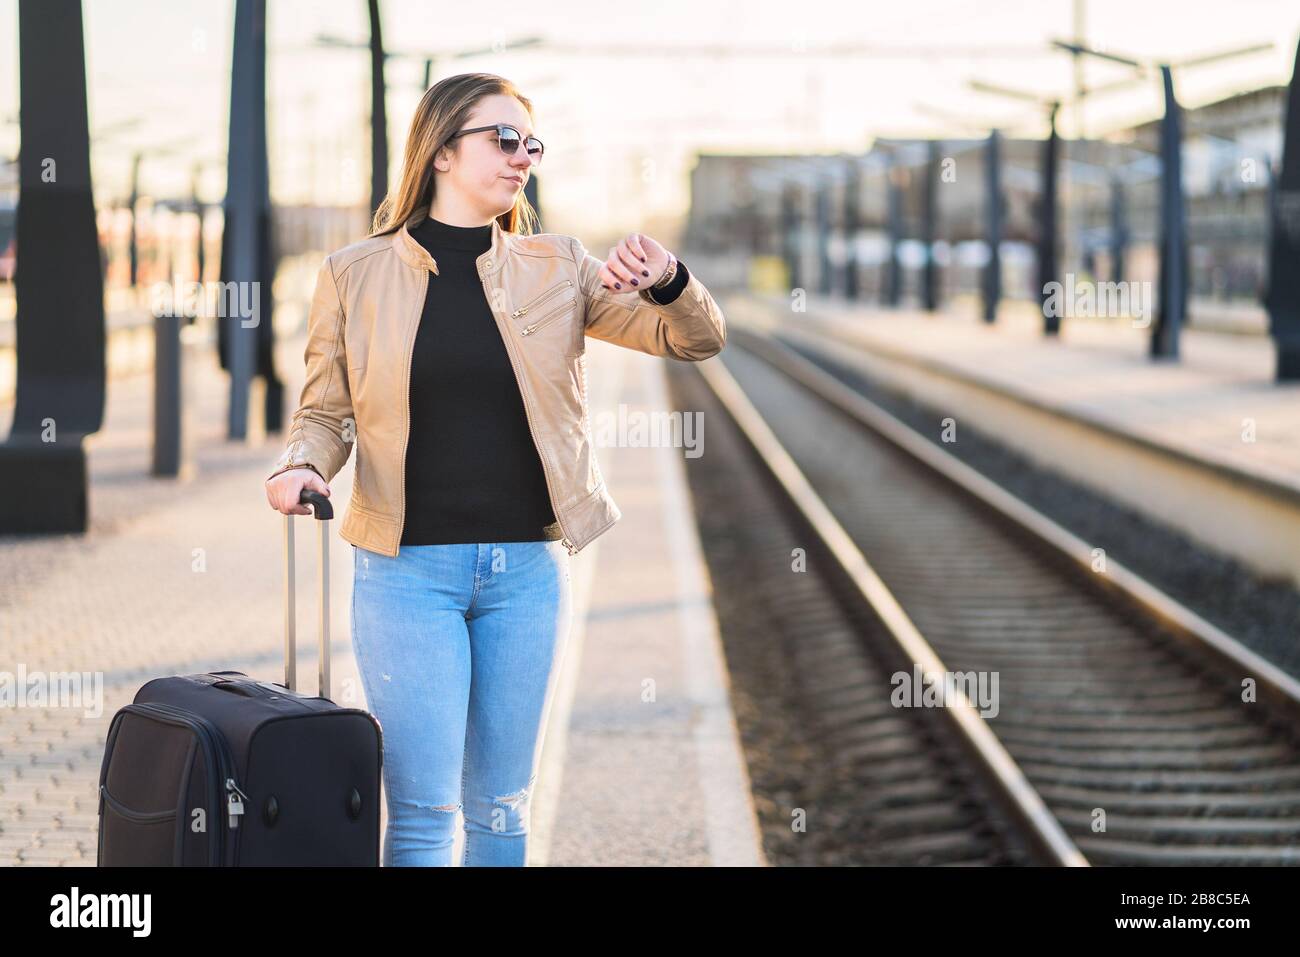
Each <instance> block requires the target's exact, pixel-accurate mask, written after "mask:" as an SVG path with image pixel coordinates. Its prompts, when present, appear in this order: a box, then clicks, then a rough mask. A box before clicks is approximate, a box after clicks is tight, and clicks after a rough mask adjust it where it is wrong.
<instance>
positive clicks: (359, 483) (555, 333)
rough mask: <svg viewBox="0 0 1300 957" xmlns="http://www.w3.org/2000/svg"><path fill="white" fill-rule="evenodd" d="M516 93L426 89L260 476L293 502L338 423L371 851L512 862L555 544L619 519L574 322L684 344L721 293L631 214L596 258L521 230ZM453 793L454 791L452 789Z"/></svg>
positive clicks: (524, 113) (523, 815)
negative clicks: (378, 812)
mask: <svg viewBox="0 0 1300 957" xmlns="http://www.w3.org/2000/svg"><path fill="white" fill-rule="evenodd" d="M542 156H543V146H542V143H541V141H540V140H539V139H538V138H537V137H536V136H535V135H534V130H533V122H532V105H531V103H530V102H529V101H528V100H527V99H526V98H525V97H523V96H522V95H521V94H520V93H519V91H518V90H516V89H515V87H514V86H513V85H512V84H511V83H510V82H509V81H508V80H505V79H503V78H502V77H499V76H495V75H493V74H486V73H468V74H461V75H459V76H453V77H449V78H447V79H445V80H442V81H441V82H439V83H438V84H437V85H436V86H434V87H433V88H432V89H430V90H428V91H427V92H426V93H425V95H424V97H423V98H422V99H421V100H420V103H419V105H418V106H417V108H416V111H415V117H414V119H413V120H412V123H411V128H410V132H409V133H408V135H407V141H406V156H405V159H404V170H403V174H402V178H401V181H400V182H399V184H398V185H397V188H396V190H395V191H393V192H390V193H389V195H388V197H387V198H386V199H385V200H384V202H383V204H382V205H381V206H380V208H379V210H378V211H377V212H376V214H375V221H374V226H373V230H372V232H371V234H370V235H369V236H368V237H367V238H365V239H363V240H361V241H360V242H357V243H354V244H352V245H350V246H346V247H344V248H343V249H340V250H338V251H336V252H334V253H332V254H331V255H329V256H328V257H326V259H325V262H324V264H323V265H322V266H321V269H320V273H319V275H318V277H317V282H316V289H315V293H314V295H313V298H312V303H311V313H310V316H309V319H308V340H307V349H306V354H305V359H306V363H307V378H306V384H305V385H304V387H303V391H302V400H301V403H300V407H299V409H298V411H297V412H296V413H295V414H294V417H293V424H292V427H291V430H290V434H289V441H288V445H287V447H286V448H285V450H284V452H283V454H282V455H281V456H280V458H279V459H278V461H277V462H276V463H275V467H274V471H273V472H272V474H271V476H270V477H269V478H268V479H267V482H266V496H267V500H268V501H269V502H270V504H271V506H272V507H273V508H275V509H276V510H278V511H280V512H284V513H285V514H309V509H308V508H307V507H306V506H303V505H301V504H299V496H300V493H301V491H302V490H303V489H314V490H316V491H319V492H321V493H322V494H325V495H329V494H330V490H329V486H328V484H327V482H328V481H329V480H330V479H332V478H333V477H334V475H335V474H336V473H337V472H338V471H339V469H340V468H342V467H343V464H344V463H345V462H346V461H347V457H348V454H349V452H350V451H351V448H352V445H353V443H354V442H355V444H356V446H357V463H356V472H355V481H354V483H353V492H352V501H351V503H350V505H349V508H348V513H347V516H346V518H345V519H344V522H343V525H342V528H341V529H340V534H342V536H343V538H344V539H346V540H347V541H349V542H351V543H352V545H353V546H354V554H353V558H354V563H353V565H354V568H353V575H354V577H353V592H352V641H353V646H354V649H355V651H356V657H357V663H358V667H359V668H360V671H361V678H362V683H363V685H364V688H365V692H366V699H367V702H368V703H369V706H370V708H371V710H372V712H373V713H374V715H375V716H376V718H378V720H379V722H380V724H381V726H382V727H383V729H384V787H385V791H386V794H387V801H388V830H387V833H386V835H385V840H384V863H385V864H386V865H389V866H392V865H411V864H414V865H449V864H451V863H452V861H451V852H452V843H453V838H454V836H455V826H456V812H457V811H458V810H463V812H464V828H465V847H464V857H463V858H462V863H463V864H464V865H523V864H524V863H525V859H526V851H527V836H528V821H529V806H530V805H529V802H530V800H531V797H532V794H533V789H534V785H535V784H536V777H537V766H538V761H539V758H540V751H541V749H540V744H541V741H542V738H543V734H544V728H545V720H546V716H547V714H548V713H549V709H550V701H551V696H552V692H553V689H554V683H555V676H556V672H557V670H558V664H559V662H560V661H561V660H562V654H563V649H564V646H565V639H566V637H567V634H568V630H569V625H570V612H571V606H570V580H569V561H570V558H571V556H572V555H574V554H576V553H577V552H578V551H579V550H581V549H582V548H583V547H584V546H585V545H586V544H587V543H589V542H590V541H591V540H592V539H594V538H595V537H596V536H597V535H599V534H601V533H602V532H603V531H605V530H606V529H608V528H609V527H610V526H611V525H613V524H614V522H616V521H617V520H618V519H619V517H620V512H619V510H618V507H617V506H616V505H615V504H614V501H613V499H612V498H611V497H610V495H609V492H608V490H607V489H606V487H605V483H604V480H603V479H602V478H601V475H600V470H599V468H598V467H597V465H596V460H595V455H594V452H593V450H592V447H591V435H590V431H591V429H590V420H589V416H588V411H587V379H586V358H585V341H586V338H585V337H586V336H594V337H596V338H599V339H604V340H606V341H609V342H613V343H616V344H618V345H622V346H626V347H628V348H632V349H637V350H639V351H642V352H646V353H649V354H651V355H658V356H666V357H669V358H673V359H679V360H685V361H698V360H701V359H706V358H708V357H709V356H712V355H715V354H717V353H718V352H719V351H721V349H722V347H723V345H724V343H725V340H726V328H725V324H724V321H723V317H722V313H721V311H720V310H719V309H718V307H717V304H716V303H715V302H714V301H713V298H712V296H710V295H709V293H708V291H707V290H706V289H705V288H704V287H703V286H702V285H701V284H700V282H699V280H698V279H697V278H695V277H694V276H692V275H691V274H690V273H689V272H688V270H687V269H686V267H685V265H684V264H682V263H681V261H680V260H678V259H676V257H675V256H673V254H672V253H670V252H668V251H667V250H666V249H664V248H663V246H661V245H660V244H659V243H657V242H655V241H654V240H653V239H651V238H650V237H649V236H646V235H644V234H642V233H632V234H630V235H628V236H626V237H625V238H624V239H622V240H620V241H619V243H618V245H616V246H615V247H613V248H612V249H611V250H610V252H609V256H608V258H607V259H606V260H605V261H604V262H603V263H602V262H601V261H600V260H599V259H597V258H596V257H594V256H591V255H588V254H587V252H586V250H585V249H584V248H583V246H582V244H581V243H580V242H579V241H578V240H577V239H575V238H573V237H571V236H564V235H559V234H555V233H540V234H533V233H531V228H532V226H533V225H535V223H536V214H535V213H534V211H533V210H532V207H531V206H530V205H529V203H528V201H527V200H526V199H525V198H524V191H523V188H524V184H525V183H526V182H527V179H528V177H529V176H530V175H532V172H533V169H534V167H536V166H537V164H539V163H540V162H541V161H542ZM462 797H463V803H462Z"/></svg>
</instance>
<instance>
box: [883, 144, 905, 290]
mask: <svg viewBox="0 0 1300 957" xmlns="http://www.w3.org/2000/svg"><path fill="white" fill-rule="evenodd" d="M904 175H905V174H904V172H903V170H902V168H901V167H900V166H898V165H896V163H895V160H894V158H893V157H890V160H889V168H888V169H887V170H886V171H885V210H886V212H885V215H886V219H887V228H888V230H889V260H888V262H887V263H886V266H885V270H886V275H885V282H883V283H882V284H881V292H882V293H883V294H884V297H885V299H884V301H885V304H886V305H888V306H897V305H898V304H899V303H900V302H902V301H903V266H902V263H901V262H900V261H899V258H898V247H899V244H900V243H901V242H902V241H903V184H902V179H903V177H904Z"/></svg>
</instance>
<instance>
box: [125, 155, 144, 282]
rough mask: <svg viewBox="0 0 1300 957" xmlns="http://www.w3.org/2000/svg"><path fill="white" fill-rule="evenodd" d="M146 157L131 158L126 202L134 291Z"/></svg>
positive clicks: (127, 242) (138, 253) (128, 253)
mask: <svg viewBox="0 0 1300 957" xmlns="http://www.w3.org/2000/svg"><path fill="white" fill-rule="evenodd" d="M143 158H144V157H143V156H142V155H141V154H139V153H136V154H135V155H134V156H132V157H131V195H130V197H129V198H128V199H127V201H126V205H127V208H128V209H129V210H130V212H131V231H130V232H129V233H128V234H127V240H126V248H127V255H128V257H129V259H130V262H131V280H130V283H131V288H132V289H134V288H135V287H136V285H137V284H138V283H139V271H140V239H139V235H138V233H137V230H136V212H135V211H136V207H137V206H138V205H139V203H140V161H141V160H142V159H143Z"/></svg>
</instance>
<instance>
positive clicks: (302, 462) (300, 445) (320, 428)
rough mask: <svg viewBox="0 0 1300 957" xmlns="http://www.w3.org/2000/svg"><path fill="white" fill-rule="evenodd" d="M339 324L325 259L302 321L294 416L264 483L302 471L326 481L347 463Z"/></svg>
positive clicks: (349, 435) (350, 430)
mask: <svg viewBox="0 0 1300 957" xmlns="http://www.w3.org/2000/svg"><path fill="white" fill-rule="evenodd" d="M345 321H346V317H345V316H344V314H343V304H342V301H341V297H340V296H339V289H338V284H337V282H336V281H335V278H334V269H333V265H332V264H331V263H330V258H329V257H328V256H327V257H325V261H324V262H323V263H322V264H321V268H320V272H319V273H318V274H317V276H316V290H315V292H314V293H313V294H312V300H311V311H310V313H309V315H308V317H307V349H306V352H305V353H304V354H303V358H304V360H305V361H306V364H307V380H306V382H305V383H304V384H303V387H302V396H301V398H300V399H299V402H298V411H297V412H295V413H294V414H293V421H292V424H291V426H290V429H289V441H288V445H286V447H285V449H284V451H283V452H282V453H281V454H280V457H279V458H278V459H276V461H275V464H274V466H273V467H272V472H271V475H269V476H267V478H271V477H272V476H275V475H279V474H280V473H281V472H284V471H286V470H288V469H293V468H302V467H303V466H307V467H309V468H311V469H314V470H315V471H316V472H318V473H319V474H320V476H321V477H322V478H323V479H325V481H327V482H328V481H329V480H330V479H332V478H333V477H334V476H335V475H336V474H337V473H338V471H339V469H341V468H343V465H344V463H345V462H347V460H348V455H349V454H350V453H351V451H352V444H353V439H354V437H355V435H356V421H355V419H354V418H353V414H352V394H351V392H350V391H349V389H348V368H347V352H346V351H345V349H344V340H343V326H344V322H345Z"/></svg>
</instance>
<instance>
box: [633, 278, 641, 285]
mask: <svg viewBox="0 0 1300 957" xmlns="http://www.w3.org/2000/svg"><path fill="white" fill-rule="evenodd" d="M632 285H634V286H639V285H641V282H640V280H637V279H633V280H632Z"/></svg>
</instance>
